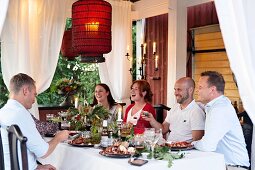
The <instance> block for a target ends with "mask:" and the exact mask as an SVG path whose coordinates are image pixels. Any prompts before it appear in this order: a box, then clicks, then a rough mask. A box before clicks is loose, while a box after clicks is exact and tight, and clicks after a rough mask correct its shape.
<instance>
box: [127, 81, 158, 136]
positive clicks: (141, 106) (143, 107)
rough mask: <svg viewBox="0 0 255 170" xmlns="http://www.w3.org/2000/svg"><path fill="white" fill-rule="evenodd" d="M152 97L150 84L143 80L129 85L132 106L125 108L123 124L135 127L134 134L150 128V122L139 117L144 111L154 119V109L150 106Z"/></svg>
mask: <svg viewBox="0 0 255 170" xmlns="http://www.w3.org/2000/svg"><path fill="white" fill-rule="evenodd" d="M152 95H153V94H152V92H151V88H150V84H149V83H148V82H147V81H145V80H136V81H134V82H133V84H132V85H131V100H132V101H134V104H131V105H129V106H128V107H127V109H126V112H125V115H124V122H127V123H132V124H133V125H134V126H135V128H134V131H135V133H143V132H144V128H150V127H151V125H150V122H148V121H146V120H144V119H143V118H142V117H141V114H144V111H147V112H150V113H151V114H152V115H153V116H154V118H155V117H156V113H155V109H154V108H153V106H152V105H151V104H150V102H151V101H152Z"/></svg>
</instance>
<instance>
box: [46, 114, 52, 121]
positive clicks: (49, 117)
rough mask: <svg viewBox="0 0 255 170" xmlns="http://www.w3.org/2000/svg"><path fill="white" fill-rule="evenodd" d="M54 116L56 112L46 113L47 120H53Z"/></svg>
mask: <svg viewBox="0 0 255 170" xmlns="http://www.w3.org/2000/svg"><path fill="white" fill-rule="evenodd" d="M53 117H54V114H52V113H49V114H46V121H47V122H51V121H52V118H53Z"/></svg>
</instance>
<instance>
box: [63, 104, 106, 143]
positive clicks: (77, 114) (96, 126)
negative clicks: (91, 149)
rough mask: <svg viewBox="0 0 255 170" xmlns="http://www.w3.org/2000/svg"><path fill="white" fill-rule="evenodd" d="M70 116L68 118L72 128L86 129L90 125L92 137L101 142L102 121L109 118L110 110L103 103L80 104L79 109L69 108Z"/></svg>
mask: <svg viewBox="0 0 255 170" xmlns="http://www.w3.org/2000/svg"><path fill="white" fill-rule="evenodd" d="M67 112H69V114H68V115H69V116H68V117H67V120H68V121H69V122H70V129H71V130H79V131H84V130H86V128H87V127H90V129H87V130H90V131H91V137H92V139H93V140H94V141H98V143H99V142H100V138H101V135H100V133H101V130H102V122H103V120H107V119H108V117H109V114H110V112H109V111H108V110H107V109H105V108H104V107H103V106H101V105H96V106H94V107H91V106H80V107H79V109H76V108H69V109H68V110H67Z"/></svg>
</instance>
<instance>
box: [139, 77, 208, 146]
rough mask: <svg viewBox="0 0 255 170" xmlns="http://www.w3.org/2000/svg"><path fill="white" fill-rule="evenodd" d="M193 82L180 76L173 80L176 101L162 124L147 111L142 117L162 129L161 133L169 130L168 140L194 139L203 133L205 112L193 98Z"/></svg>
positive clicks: (189, 140)
mask: <svg viewBox="0 0 255 170" xmlns="http://www.w3.org/2000/svg"><path fill="white" fill-rule="evenodd" d="M194 89H195V82H194V80H193V79H192V78H190V77H183V78H180V79H179V80H177V81H176V82H175V86H174V91H175V92H174V95H175V97H176V101H177V103H176V104H175V105H174V106H173V108H172V109H171V110H170V111H169V113H168V114H167V117H166V119H165V121H164V122H163V124H160V123H158V122H157V121H156V120H155V119H154V118H153V116H152V115H151V114H150V113H149V115H148V116H144V115H142V117H143V118H144V119H145V120H147V121H149V122H150V124H151V126H152V127H154V128H156V129H162V132H163V134H165V133H167V132H169V131H170V134H169V136H168V138H167V140H168V141H173V142H179V141H187V142H191V141H196V140H199V139H201V138H202V137H203V135H204V123H205V113H204V111H203V110H202V109H201V108H200V107H199V106H198V104H197V103H196V102H195V100H194V99H193V94H194Z"/></svg>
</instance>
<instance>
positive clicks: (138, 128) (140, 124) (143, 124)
mask: <svg viewBox="0 0 255 170" xmlns="http://www.w3.org/2000/svg"><path fill="white" fill-rule="evenodd" d="M134 105H135V104H131V105H129V106H128V107H127V109H126V112H125V115H124V120H123V122H127V117H128V112H129V110H130V109H131V108H132V107H133V106H134ZM142 110H143V111H148V112H150V113H151V114H152V115H153V117H154V118H155V119H156V111H155V109H154V107H153V106H152V105H151V104H149V103H146V105H145V106H144V107H143V109H142ZM144 128H151V125H150V122H148V121H146V120H144V119H143V118H142V117H141V116H140V118H139V119H138V121H137V124H136V125H135V127H134V133H135V134H141V133H143V132H144Z"/></svg>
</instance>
